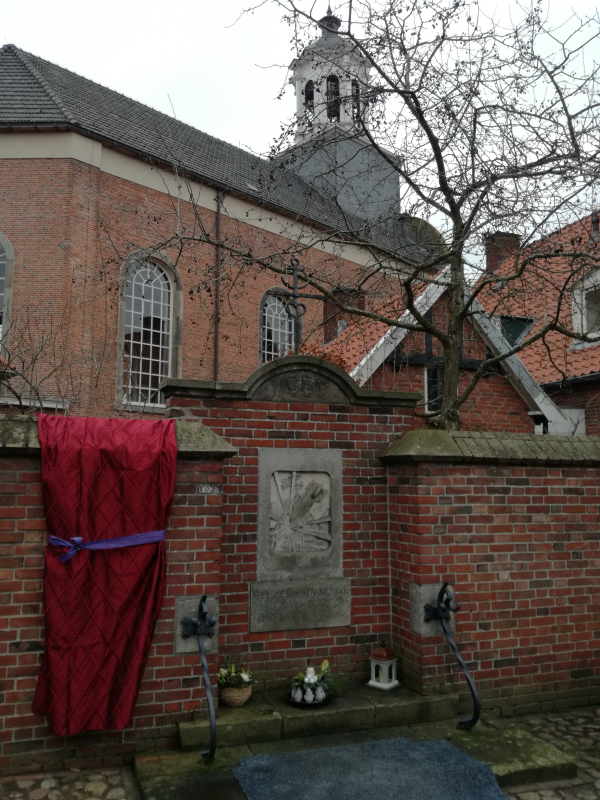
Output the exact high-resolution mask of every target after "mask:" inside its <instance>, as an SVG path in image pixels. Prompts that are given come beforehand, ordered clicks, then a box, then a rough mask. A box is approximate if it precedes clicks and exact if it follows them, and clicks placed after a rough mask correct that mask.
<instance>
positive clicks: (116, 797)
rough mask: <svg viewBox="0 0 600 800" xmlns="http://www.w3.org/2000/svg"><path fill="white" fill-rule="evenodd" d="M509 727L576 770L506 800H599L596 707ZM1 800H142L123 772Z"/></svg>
mask: <svg viewBox="0 0 600 800" xmlns="http://www.w3.org/2000/svg"><path fill="white" fill-rule="evenodd" d="M507 722H508V720H507ZM509 724H516V725H519V726H522V727H524V728H526V729H527V730H528V731H530V732H531V733H533V734H534V735H535V736H538V737H539V738H540V739H543V740H544V741H546V742H549V743H550V744H553V745H554V746H555V747H558V748H559V749H566V748H568V749H570V750H571V751H572V750H575V752H576V753H577V757H578V760H577V763H578V766H579V769H578V773H577V778H575V779H573V780H569V781H561V782H558V781H555V782H552V783H543V784H538V785H535V786H515V787H513V788H511V789H510V790H506V789H505V790H504V791H505V794H506V797H507V798H508V800H600V707H594V708H581V709H575V710H569V711H564V712H561V713H556V714H545V715H536V716H531V717H517V718H515V719H514V720H510V722H509ZM0 800H141V795H140V791H139V789H138V786H137V783H136V780H135V778H134V775H133V771H132V769H131V768H130V767H121V768H119V769H101V770H98V769H96V770H81V771H73V770H71V771H65V772H54V773H39V774H30V775H21V776H16V777H6V778H1V779H0ZM407 800H409V798H407Z"/></svg>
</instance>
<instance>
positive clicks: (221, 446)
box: [0, 414, 238, 459]
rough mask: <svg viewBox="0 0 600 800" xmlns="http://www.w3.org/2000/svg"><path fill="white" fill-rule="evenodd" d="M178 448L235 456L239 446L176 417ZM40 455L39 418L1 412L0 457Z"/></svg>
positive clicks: (185, 453)
mask: <svg viewBox="0 0 600 800" xmlns="http://www.w3.org/2000/svg"><path fill="white" fill-rule="evenodd" d="M175 435H176V437H177V451H178V455H179V456H180V457H181V458H190V459H193V458H231V456H234V455H236V454H237V452H238V451H237V449H236V448H235V447H234V446H233V445H231V444H230V443H229V442H227V441H226V440H225V439H223V438H222V437H221V436H219V435H218V434H216V433H214V431H211V430H210V429H209V428H205V427H204V425H202V424H201V423H200V422H197V421H188V420H185V419H177V420H175ZM17 455H32V456H39V455H40V440H39V438H38V431H37V419H36V418H35V417H28V416H23V415H17V414H0V456H17Z"/></svg>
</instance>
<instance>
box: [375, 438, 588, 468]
mask: <svg viewBox="0 0 600 800" xmlns="http://www.w3.org/2000/svg"><path fill="white" fill-rule="evenodd" d="M381 458H382V459H383V460H384V461H387V462H391V463H394V462H419V461H437V462H451V463H454V464H457V463H485V462H488V463H494V464H531V465H536V466H543V465H545V464H548V465H551V464H552V465H557V464H560V465H564V466H567V465H570V466H600V437H595V436H549V435H545V436H541V435H536V434H533V433H493V432H491V431H485V432H479V431H439V430H416V431H409V432H408V433H406V434H404V436H402V437H401V438H400V439H396V440H395V441H394V442H392V443H391V444H390V445H389V446H388V447H387V448H386V450H384V452H383V453H382V454H381Z"/></svg>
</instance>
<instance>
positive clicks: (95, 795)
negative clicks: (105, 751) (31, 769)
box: [0, 767, 141, 800]
mask: <svg viewBox="0 0 600 800" xmlns="http://www.w3.org/2000/svg"><path fill="white" fill-rule="evenodd" d="M140 797H141V795H140V792H139V789H138V786H137V783H136V780H135V778H134V777H133V771H132V770H131V768H130V767H119V768H118V769H101V770H98V769H96V770H83V769H82V770H77V771H75V770H70V771H68V772H53V773H39V774H33V775H20V776H16V777H7V778H2V780H0V800H140Z"/></svg>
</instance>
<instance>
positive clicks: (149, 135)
mask: <svg viewBox="0 0 600 800" xmlns="http://www.w3.org/2000/svg"><path fill="white" fill-rule="evenodd" d="M32 127H33V128H36V129H42V130H43V129H48V128H50V129H61V130H64V129H69V130H75V131H79V132H81V133H83V134H85V135H88V136H92V137H94V138H97V139H99V140H101V141H103V142H105V143H110V144H113V145H115V146H120V147H122V148H126V149H128V150H130V151H134V152H136V153H137V154H139V155H141V156H143V157H146V158H149V159H151V160H154V161H155V162H157V163H161V164H167V165H170V164H177V165H178V167H179V169H181V170H182V171H185V172H187V173H188V174H189V175H190V176H192V177H195V178H199V179H201V180H205V181H207V182H209V183H212V184H213V185H216V186H217V187H219V188H226V189H229V190H232V191H235V192H238V193H241V194H243V195H244V196H246V197H249V198H251V199H252V200H255V201H258V202H259V203H262V204H264V205H269V206H271V207H274V208H276V209H281V210H282V211H284V212H285V213H286V214H287V215H288V216H292V217H293V218H298V219H301V220H307V221H309V222H313V223H316V224H317V225H320V226H322V227H324V228H325V229H326V230H328V231H335V232H340V233H346V234H349V235H355V236H356V238H357V239H359V240H360V241H363V242H366V243H369V244H373V245H375V246H376V247H378V248H380V249H384V250H387V251H389V252H392V253H394V254H396V255H398V256H399V257H401V258H405V259H407V260H409V261H413V262H418V261H420V260H422V258H423V253H420V252H419V248H417V247H416V246H415V244H414V243H411V241H410V239H409V237H405V236H403V235H402V234H401V233H400V232H399V231H396V230H391V231H390V230H388V229H384V228H381V227H378V228H375V227H374V226H372V225H368V223H366V221H365V220H364V219H361V218H359V217H354V218H349V217H348V215H346V214H343V213H342V212H341V210H340V209H339V208H338V206H337V205H336V203H335V201H334V199H333V198H332V197H329V196H327V195H324V194H322V193H319V192H317V191H316V190H315V189H314V188H313V187H312V186H311V185H310V184H309V183H308V182H306V181H305V180H303V179H302V178H301V177H299V176H298V175H295V174H294V173H293V172H289V171H286V170H284V169H282V168H281V166H280V165H278V164H275V163H273V162H270V161H268V160H266V159H263V158H260V157H258V156H255V155H253V154H252V153H248V152H246V151H245V150H242V149H241V148H239V147H235V146H234V145H231V144H228V143H227V142H224V141H222V140H220V139H216V138H215V137H213V136H209V135H208V134H206V133H203V132H202V131H199V130H197V129H196V128H193V127H192V126H191V125H186V124H185V123H183V122H179V121H178V120H176V119H174V118H172V117H169V116H168V115H167V114H163V113H161V112H160V111H156V110H154V109H153V108H150V107H149V106H145V105H143V104H142V103H138V102H137V101H135V100H132V99H131V98H129V97H125V96H124V95H122V94H119V93H118V92H115V91H113V90H112V89H108V88H106V87H105V86H101V85H100V84H97V83H94V82H93V81H90V80H88V79H87V78H83V77H81V76H80V75H77V74H76V73H74V72H71V71H69V70H67V69H64V68H63V67H60V66H58V65H56V64H53V63H51V62H50V61H46V60H44V59H42V58H39V57H38V56H35V55H32V54H31V53H26V52H25V51H23V50H20V49H19V48H17V47H16V46H15V45H12V44H8V45H5V46H4V47H2V48H0V130H1V129H5V130H6V129H8V130H19V129H23V128H32ZM248 184H252V186H254V187H256V188H255V189H253V188H252V187H251V186H248ZM367 228H368V229H369V230H368V233H367V232H366V231H367Z"/></svg>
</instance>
